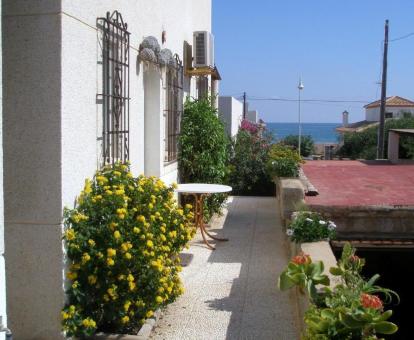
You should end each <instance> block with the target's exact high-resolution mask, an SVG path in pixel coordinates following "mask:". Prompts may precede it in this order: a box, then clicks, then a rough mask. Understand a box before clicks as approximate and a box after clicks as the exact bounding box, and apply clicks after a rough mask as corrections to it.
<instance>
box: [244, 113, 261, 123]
mask: <svg viewBox="0 0 414 340" xmlns="http://www.w3.org/2000/svg"><path fill="white" fill-rule="evenodd" d="M246 119H247V120H248V121H250V122H252V123H257V122H258V120H259V112H257V110H249V111H247V115H246Z"/></svg>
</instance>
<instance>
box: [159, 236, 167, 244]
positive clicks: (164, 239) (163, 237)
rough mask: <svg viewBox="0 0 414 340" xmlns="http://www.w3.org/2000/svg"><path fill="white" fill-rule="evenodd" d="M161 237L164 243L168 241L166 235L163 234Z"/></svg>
mask: <svg viewBox="0 0 414 340" xmlns="http://www.w3.org/2000/svg"><path fill="white" fill-rule="evenodd" d="M160 237H161V241H163V242H165V241H167V238H166V237H165V235H163V234H161V236H160Z"/></svg>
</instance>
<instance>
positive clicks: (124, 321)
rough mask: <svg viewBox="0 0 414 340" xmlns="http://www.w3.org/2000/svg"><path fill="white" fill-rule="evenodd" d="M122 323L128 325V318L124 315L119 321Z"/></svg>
mask: <svg viewBox="0 0 414 340" xmlns="http://www.w3.org/2000/svg"><path fill="white" fill-rule="evenodd" d="M121 321H122V323H128V322H129V316H128V315H125V316H124V317H123V318H122V319H121Z"/></svg>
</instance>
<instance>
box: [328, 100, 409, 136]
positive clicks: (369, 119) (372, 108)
mask: <svg viewBox="0 0 414 340" xmlns="http://www.w3.org/2000/svg"><path fill="white" fill-rule="evenodd" d="M380 105H381V101H380V100H376V101H375V102H372V103H369V104H367V105H365V106H364V108H365V120H362V121H359V122H355V123H348V116H349V113H348V111H344V112H343V113H342V126H340V127H338V128H336V131H338V132H339V133H344V132H360V131H363V130H365V129H367V128H369V127H372V126H375V125H378V122H379V119H380ZM406 116H414V102H413V101H411V100H409V99H406V98H402V97H399V96H392V97H387V99H386V101H385V118H386V119H387V118H402V117H406Z"/></svg>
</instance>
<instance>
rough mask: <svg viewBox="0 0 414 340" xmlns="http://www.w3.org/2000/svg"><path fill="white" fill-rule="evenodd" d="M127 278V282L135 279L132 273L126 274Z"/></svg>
mask: <svg viewBox="0 0 414 340" xmlns="http://www.w3.org/2000/svg"><path fill="white" fill-rule="evenodd" d="M127 280H128V281H129V282H133V281H134V280H135V278H134V276H133V275H132V274H128V277H127Z"/></svg>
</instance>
